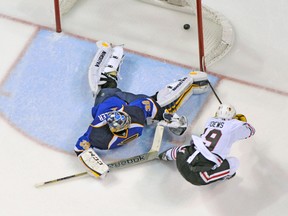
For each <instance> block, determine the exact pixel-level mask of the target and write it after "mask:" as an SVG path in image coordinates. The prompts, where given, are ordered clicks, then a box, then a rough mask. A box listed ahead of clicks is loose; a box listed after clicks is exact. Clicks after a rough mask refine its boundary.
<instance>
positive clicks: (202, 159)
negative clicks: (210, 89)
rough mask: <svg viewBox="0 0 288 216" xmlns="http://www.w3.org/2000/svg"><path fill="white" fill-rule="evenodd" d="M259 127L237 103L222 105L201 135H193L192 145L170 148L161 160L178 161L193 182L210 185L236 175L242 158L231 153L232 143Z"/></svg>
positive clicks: (162, 154) (161, 156) (248, 135)
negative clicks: (240, 109) (236, 108)
mask: <svg viewBox="0 0 288 216" xmlns="http://www.w3.org/2000/svg"><path fill="white" fill-rule="evenodd" d="M254 133H255V129H254V127H253V126H252V125H250V124H249V123H247V119H246V117H245V116H244V115H242V114H237V115H236V110H235V108H234V107H233V106H231V105H227V104H221V105H220V106H219V108H218V110H217V112H216V115H215V117H212V118H210V119H209V120H208V121H207V123H206V125H205V130H204V132H203V133H202V134H201V136H200V137H198V136H194V135H192V139H191V142H190V144H187V145H182V146H178V147H174V148H171V149H168V150H167V151H165V152H163V153H161V154H160V155H159V159H161V160H176V164H177V169H178V171H179V172H180V173H181V175H182V176H183V177H184V178H185V179H186V180H187V181H188V182H190V183H191V184H193V185H207V184H210V183H213V182H216V181H219V180H225V179H230V178H232V177H234V176H235V175H236V170H237V169H238V167H239V161H238V159H237V158H236V157H231V156H229V152H230V150H231V147H232V144H233V143H234V142H236V141H238V140H241V139H246V138H249V137H251V136H253V135H254Z"/></svg>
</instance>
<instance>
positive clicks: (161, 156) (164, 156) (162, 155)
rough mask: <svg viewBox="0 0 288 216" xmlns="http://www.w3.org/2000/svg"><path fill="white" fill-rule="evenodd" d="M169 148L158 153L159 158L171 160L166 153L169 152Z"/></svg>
mask: <svg viewBox="0 0 288 216" xmlns="http://www.w3.org/2000/svg"><path fill="white" fill-rule="evenodd" d="M168 150H169V149H168ZM168 150H166V151H164V152H162V153H160V154H159V155H158V159H159V160H164V161H169V160H168V158H167V155H166V153H167V151H168Z"/></svg>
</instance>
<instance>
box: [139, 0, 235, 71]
mask: <svg viewBox="0 0 288 216" xmlns="http://www.w3.org/2000/svg"><path fill="white" fill-rule="evenodd" d="M141 1H144V2H146V3H150V4H154V5H157V6H160V7H164V8H167V9H171V10H177V11H181V12H183V13H188V14H193V15H196V1H195V0H141ZM202 15H203V29H204V47H205V64H206V66H209V65H211V64H213V63H215V62H216V61H218V60H220V59H221V58H223V57H224V56H225V55H226V54H227V53H228V52H229V51H230V49H231V47H232V45H233V42H234V32H233V28H232V25H231V24H230V22H229V21H228V20H227V19H226V18H225V17H224V16H223V15H222V14H220V13H219V12H217V11H215V10H213V9H211V8H209V7H207V6H205V5H202Z"/></svg>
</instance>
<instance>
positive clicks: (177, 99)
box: [157, 71, 208, 111]
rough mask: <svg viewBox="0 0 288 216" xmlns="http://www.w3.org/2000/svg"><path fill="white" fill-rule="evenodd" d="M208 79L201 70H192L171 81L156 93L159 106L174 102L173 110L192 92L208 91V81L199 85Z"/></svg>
mask: <svg viewBox="0 0 288 216" xmlns="http://www.w3.org/2000/svg"><path fill="white" fill-rule="evenodd" d="M207 80H208V77H207V74H206V73H205V72H201V71H192V72H190V73H189V74H188V76H185V77H183V78H181V79H179V80H177V81H176V82H174V83H171V84H169V85H167V86H165V88H163V89H161V90H160V91H159V92H158V94H157V102H158V103H159V105H160V106H161V107H165V106H167V105H169V104H171V103H175V106H177V107H175V111H176V110H177V109H178V108H179V107H180V106H181V105H182V104H183V103H185V101H186V100H188V98H189V97H190V96H191V95H192V94H202V93H204V92H207V91H208V83H207V84H205V85H202V86H200V85H199V83H200V82H201V81H203V82H205V81H207Z"/></svg>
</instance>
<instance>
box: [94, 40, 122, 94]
mask: <svg viewBox="0 0 288 216" xmlns="http://www.w3.org/2000/svg"><path fill="white" fill-rule="evenodd" d="M96 46H97V47H98V50H97V52H96V54H95V57H94V58H93V60H92V62H91V64H90V67H89V71H88V80H89V86H90V89H91V91H92V93H93V95H94V96H96V95H97V93H98V92H99V91H100V89H101V87H100V86H99V82H100V77H101V73H109V72H112V71H116V72H118V71H119V68H120V66H121V63H122V61H123V57H124V51H123V46H115V47H112V45H111V44H110V43H107V42H104V41H98V42H97V43H96Z"/></svg>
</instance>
